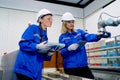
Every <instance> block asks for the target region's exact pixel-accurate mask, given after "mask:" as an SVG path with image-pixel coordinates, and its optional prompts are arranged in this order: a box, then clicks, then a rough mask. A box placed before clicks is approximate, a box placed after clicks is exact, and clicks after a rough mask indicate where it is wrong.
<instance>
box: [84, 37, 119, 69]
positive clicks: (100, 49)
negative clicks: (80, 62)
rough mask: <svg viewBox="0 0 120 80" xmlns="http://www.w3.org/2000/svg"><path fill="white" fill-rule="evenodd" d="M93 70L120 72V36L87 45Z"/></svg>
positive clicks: (89, 61)
mask: <svg viewBox="0 0 120 80" xmlns="http://www.w3.org/2000/svg"><path fill="white" fill-rule="evenodd" d="M86 49H87V55H88V63H89V66H90V67H91V68H100V69H119V70H120V35H119V36H115V37H112V38H107V39H102V40H100V41H99V42H94V43H90V44H89V43H88V44H87V45H86Z"/></svg>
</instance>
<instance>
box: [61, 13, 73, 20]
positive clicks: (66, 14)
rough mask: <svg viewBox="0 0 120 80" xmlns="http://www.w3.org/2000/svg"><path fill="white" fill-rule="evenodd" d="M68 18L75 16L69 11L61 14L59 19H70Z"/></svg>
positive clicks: (71, 18)
mask: <svg viewBox="0 0 120 80" xmlns="http://www.w3.org/2000/svg"><path fill="white" fill-rule="evenodd" d="M70 20H75V18H74V17H73V15H72V14H71V13H70V12H66V13H64V14H63V15H62V19H61V21H70Z"/></svg>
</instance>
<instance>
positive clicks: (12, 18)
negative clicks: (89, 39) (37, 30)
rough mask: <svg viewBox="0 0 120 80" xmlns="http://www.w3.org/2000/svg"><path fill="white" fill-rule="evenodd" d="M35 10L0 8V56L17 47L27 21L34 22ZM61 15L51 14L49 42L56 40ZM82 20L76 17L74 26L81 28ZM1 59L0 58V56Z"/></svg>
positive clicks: (58, 33)
mask: <svg viewBox="0 0 120 80" xmlns="http://www.w3.org/2000/svg"><path fill="white" fill-rule="evenodd" d="M36 15H37V13H36V12H29V11H22V10H14V9H6V8H0V22H1V24H0V53H1V54H0V56H2V55H3V53H5V52H7V53H10V52H13V51H15V50H17V49H19V46H18V42H19V40H20V39H21V35H22V33H23V32H24V31H25V29H26V28H27V27H28V22H29V21H30V22H31V23H36ZM60 20H61V16H59V15H54V16H53V25H52V27H51V28H48V38H49V42H58V38H59V35H60V29H61V21H60ZM82 22H83V20H82V19H80V18H76V28H79V27H81V28H83V24H82ZM0 59H1V58H0Z"/></svg>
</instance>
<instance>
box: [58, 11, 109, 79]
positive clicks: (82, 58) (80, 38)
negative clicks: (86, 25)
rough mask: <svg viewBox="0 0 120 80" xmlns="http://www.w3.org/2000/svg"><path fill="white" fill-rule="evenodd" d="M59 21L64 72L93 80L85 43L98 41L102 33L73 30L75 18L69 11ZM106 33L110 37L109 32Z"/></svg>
mask: <svg viewBox="0 0 120 80" xmlns="http://www.w3.org/2000/svg"><path fill="white" fill-rule="evenodd" d="M61 21H62V29H61V35H60V37H59V43H63V44H65V47H64V48H63V49H62V50H60V53H61V55H62V57H63V67H64V72H65V73H66V74H69V75H75V76H79V77H84V78H89V79H90V80H93V79H94V78H95V77H94V75H93V74H92V72H91V70H90V68H89V67H88V62H87V54H86V49H85V44H86V43H87V42H96V41H99V40H100V39H101V38H104V34H101V35H98V34H88V33H87V32H86V31H84V30H82V29H77V30H75V29H74V27H75V26H74V22H75V18H74V17H73V15H72V14H71V13H70V12H66V13H64V14H63V15H62V19H61ZM107 34H108V37H110V33H107Z"/></svg>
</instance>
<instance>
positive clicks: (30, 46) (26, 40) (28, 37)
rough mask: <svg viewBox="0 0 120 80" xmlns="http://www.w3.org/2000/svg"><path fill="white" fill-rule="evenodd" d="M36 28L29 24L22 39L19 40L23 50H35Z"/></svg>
mask: <svg viewBox="0 0 120 80" xmlns="http://www.w3.org/2000/svg"><path fill="white" fill-rule="evenodd" d="M34 28H35V27H33V26H29V27H28V28H27V29H26V30H25V32H24V33H23V35H22V39H21V40H20V42H19V46H20V49H21V50H23V51H29V52H35V51H37V49H36V42H35V41H34Z"/></svg>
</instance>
